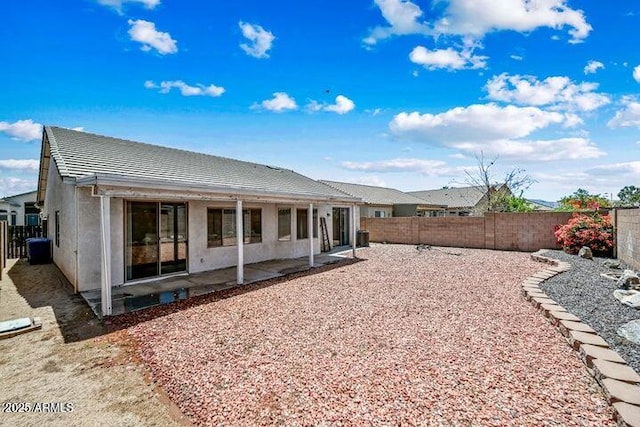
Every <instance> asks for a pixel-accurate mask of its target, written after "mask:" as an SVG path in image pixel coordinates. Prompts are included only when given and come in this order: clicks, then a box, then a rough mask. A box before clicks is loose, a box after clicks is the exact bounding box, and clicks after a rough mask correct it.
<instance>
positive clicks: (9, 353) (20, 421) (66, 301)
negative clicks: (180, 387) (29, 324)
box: [0, 260, 189, 427]
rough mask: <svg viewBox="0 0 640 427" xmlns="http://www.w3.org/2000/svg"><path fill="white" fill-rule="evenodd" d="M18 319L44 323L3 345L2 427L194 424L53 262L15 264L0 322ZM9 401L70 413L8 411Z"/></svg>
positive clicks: (6, 277)
mask: <svg viewBox="0 0 640 427" xmlns="http://www.w3.org/2000/svg"><path fill="white" fill-rule="evenodd" d="M19 317H40V318H41V319H42V329H41V330H36V331H33V332H29V333H26V334H22V335H19V336H16V337H13V338H9V339H4V340H0V379H1V381H0V403H1V404H2V411H1V412H0V426H65V427H70V426H102V425H108V426H178V425H189V423H188V421H186V419H184V418H182V417H181V414H180V412H179V411H178V410H177V408H176V407H175V406H174V405H173V404H172V403H170V402H169V401H168V399H167V398H166V395H164V393H163V392H162V391H161V390H159V389H158V388H157V387H156V386H154V385H153V384H152V383H151V382H150V381H149V380H148V379H147V378H146V373H145V370H144V368H142V367H141V365H140V364H139V361H137V360H136V357H135V352H131V351H128V346H129V345H128V343H129V340H128V338H127V337H128V336H127V334H126V332H124V331H122V332H115V333H111V334H107V333H106V330H105V329H104V327H103V325H102V324H101V323H100V322H99V321H98V320H97V319H96V318H95V316H94V315H93V314H92V313H91V312H90V310H89V308H88V306H87V305H86V304H85V303H84V301H82V299H81V297H80V296H78V295H75V294H73V290H72V288H71V286H70V285H69V283H68V282H67V281H66V280H65V279H64V277H63V276H62V274H61V273H60V272H59V271H58V270H57V268H56V267H55V266H54V265H53V264H45V265H29V264H28V263H27V262H26V261H16V260H10V261H9V262H8V267H7V269H5V271H4V273H3V275H2V280H1V281H0V321H3V320H9V319H15V318H19ZM116 343H117V344H116ZM8 403H18V404H30V406H31V407H32V408H33V407H36V404H38V403H49V404H51V403H54V404H55V403H60V404H62V405H61V407H62V408H64V409H65V410H66V411H67V412H55V413H51V412H46V407H43V406H41V407H40V412H34V411H33V410H32V411H31V412H21V413H13V412H12V413H9V412H7V410H8V409H11V408H12V407H11V406H8V405H7V404H8ZM67 404H71V405H67ZM50 407H51V406H50ZM24 408H26V405H22V409H24ZM13 409H17V407H16V406H15V405H14V406H13ZM69 409H72V410H71V411H69Z"/></svg>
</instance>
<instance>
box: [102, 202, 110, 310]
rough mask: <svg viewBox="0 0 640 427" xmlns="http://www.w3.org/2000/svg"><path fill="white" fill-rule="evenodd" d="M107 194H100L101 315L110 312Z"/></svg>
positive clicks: (108, 203) (108, 208)
mask: <svg viewBox="0 0 640 427" xmlns="http://www.w3.org/2000/svg"><path fill="white" fill-rule="evenodd" d="M110 200H111V198H110V197H109V196H100V237H101V238H100V241H101V242H100V243H101V255H102V263H101V268H100V270H101V275H100V286H101V300H102V315H103V316H110V315H111V314H112V305H111V209H110V205H111V203H110Z"/></svg>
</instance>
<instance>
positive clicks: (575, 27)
mask: <svg viewBox="0 0 640 427" xmlns="http://www.w3.org/2000/svg"><path fill="white" fill-rule="evenodd" d="M541 27H547V28H553V29H556V30H559V29H563V28H569V30H568V33H569V35H570V36H571V40H570V41H569V42H570V43H579V42H582V41H583V40H584V39H585V38H586V37H587V36H588V35H589V33H590V32H591V30H592V28H591V25H589V23H588V22H587V21H586V19H585V17H584V13H583V12H582V11H581V10H575V9H571V8H570V7H568V6H567V1H566V0H538V1H535V2H534V1H523V0H500V1H499V2H496V1H495V0H449V1H448V6H447V8H446V9H445V12H444V16H443V17H441V18H440V19H439V20H438V21H437V23H436V24H435V28H436V30H437V31H438V33H441V34H451V35H466V36H473V37H476V38H482V37H484V35H485V34H487V33H490V32H494V31H504V30H511V31H518V32H531V31H534V30H536V29H537V28H541Z"/></svg>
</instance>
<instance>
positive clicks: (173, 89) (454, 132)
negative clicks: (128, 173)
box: [0, 0, 640, 200]
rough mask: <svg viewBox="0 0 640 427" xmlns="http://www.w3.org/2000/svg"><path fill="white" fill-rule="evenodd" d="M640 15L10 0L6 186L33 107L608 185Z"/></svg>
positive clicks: (513, 5) (169, 136) (632, 120)
mask: <svg viewBox="0 0 640 427" xmlns="http://www.w3.org/2000/svg"><path fill="white" fill-rule="evenodd" d="M528 3H531V4H528ZM61 5H63V6H61ZM638 29H640V5H638V4H636V2H629V1H623V0H611V1H607V2H600V1H586V0H585V1H576V0H538V1H532V2H525V1H524V0H501V1H499V2H498V1H494V0H434V1H424V0H420V1H419V0H414V1H402V0H375V1H369V0H367V1H356V0H354V1H348V2H344V1H332V0H323V1H320V0H309V1H305V2H299V1H296V2H293V1H284V0H274V1H269V2H265V1H253V0H246V1H236V2H209V1H176V0H69V1H65V2H63V3H60V2H52V1H39V0H38V1H32V0H23V1H10V2H5V4H4V5H3V13H2V14H1V15H0V49H1V52H2V55H1V56H0V58H1V59H0V80H1V81H2V82H3V90H2V91H0V196H6V195H10V194H15V193H20V192H24V191H29V190H32V189H35V187H36V180H37V164H38V159H39V155H40V136H41V126H42V124H46V125H55V126H62V127H69V128H81V129H83V130H85V131H87V132H92V133H98V134H104V135H109V136H115V137H121V138H126V139H132V140H138V141H143V142H149V143H155V144H160V145H167V146H172V147H178V148H183V149H189V150H194V151H199V152H206V153H210V154H215V155H221V156H226V157H232V158H236V159H241V160H247V161H253V162H258V163H266V164H273V165H277V166H281V167H287V168H290V169H294V170H296V171H297V172H300V173H302V174H305V175H308V176H310V177H312V178H316V179H330V180H339V181H347V182H356V183H363V184H373V185H383V186H389V187H394V188H398V189H401V190H405V191H410V190H424V189H433V188H440V187H442V186H444V185H455V186H458V185H464V184H465V181H467V178H466V173H465V170H473V169H474V168H475V167H476V165H477V162H476V158H475V156H477V155H478V154H479V153H483V154H484V156H485V158H487V159H493V158H495V157H497V158H498V160H497V163H496V167H495V170H494V177H495V180H499V179H500V178H501V177H502V176H503V175H504V173H505V172H507V171H509V170H512V169H514V168H520V169H524V170H525V171H526V173H527V174H529V175H530V176H531V177H532V178H534V179H535V180H536V181H537V182H536V183H535V184H534V185H533V186H532V187H531V188H530V189H529V190H528V191H527V192H526V193H525V196H527V197H531V198H543V199H547V200H557V199H558V198H560V197H562V196H565V195H568V194H571V193H573V192H574V191H575V190H576V189H578V188H585V189H587V190H589V191H590V192H592V193H600V194H605V193H606V194H607V195H608V194H610V193H613V194H614V195H615V194H617V192H618V191H619V190H620V189H621V188H622V187H623V186H625V185H637V186H640V160H638V154H639V152H640V135H639V133H638V129H639V128H640V50H638V49H637V46H636V44H637V40H638V35H639V32H640V30H638ZM614 197H615V196H614Z"/></svg>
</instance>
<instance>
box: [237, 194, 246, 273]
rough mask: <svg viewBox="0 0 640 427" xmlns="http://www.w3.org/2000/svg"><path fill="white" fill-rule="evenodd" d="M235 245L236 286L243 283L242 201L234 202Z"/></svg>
mask: <svg viewBox="0 0 640 427" xmlns="http://www.w3.org/2000/svg"><path fill="white" fill-rule="evenodd" d="M236 244H237V245H238V267H237V268H236V270H237V271H236V272H237V277H236V282H237V283H238V285H242V284H243V283H244V227H243V224H242V200H238V201H236Z"/></svg>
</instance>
